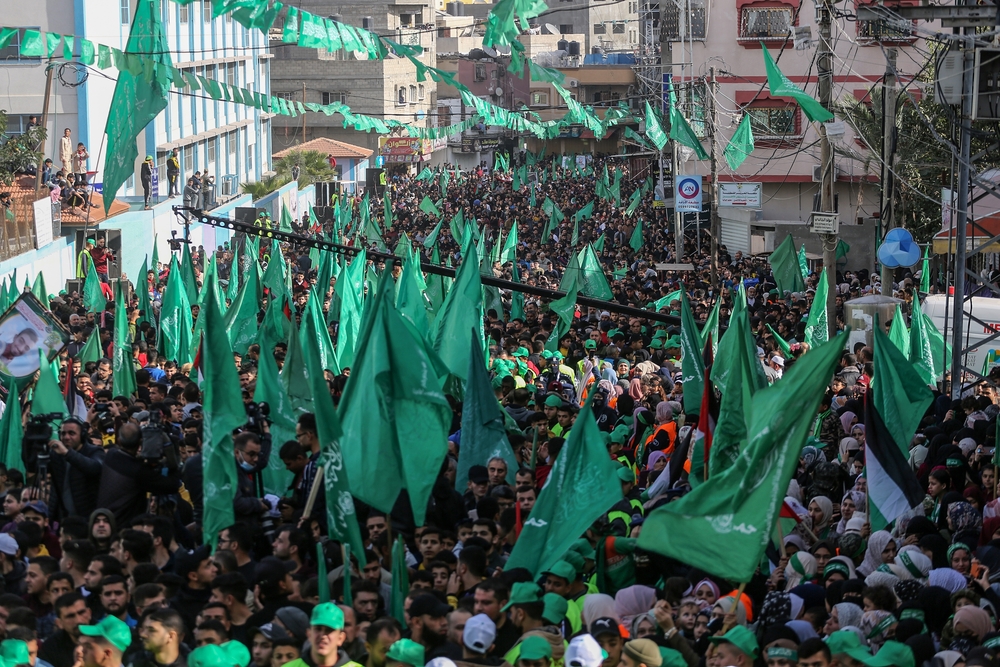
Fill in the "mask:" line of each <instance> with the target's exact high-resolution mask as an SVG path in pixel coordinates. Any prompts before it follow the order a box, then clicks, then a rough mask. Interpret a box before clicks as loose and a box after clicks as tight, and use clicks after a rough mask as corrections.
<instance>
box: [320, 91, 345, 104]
mask: <svg viewBox="0 0 1000 667" xmlns="http://www.w3.org/2000/svg"><path fill="white" fill-rule="evenodd" d="M323 104H324V105H326V104H347V93H323Z"/></svg>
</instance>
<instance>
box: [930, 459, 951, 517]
mask: <svg viewBox="0 0 1000 667" xmlns="http://www.w3.org/2000/svg"><path fill="white" fill-rule="evenodd" d="M950 488H951V476H950V475H949V474H948V470H947V469H946V468H944V467H940V468H934V469H933V470H931V472H930V475H929V476H928V480H927V495H929V496H930V497H931V499H932V500H933V501H934V507H933V508H932V509H931V513H930V515H929V518H930V520H931V521H933V522H934V523H936V524H938V526H940V525H941V522H942V521H943V519H944V517H942V516H941V501H942V500H943V499H944V494H946V493H947V492H948V491H949V489H950ZM946 516H947V515H946Z"/></svg>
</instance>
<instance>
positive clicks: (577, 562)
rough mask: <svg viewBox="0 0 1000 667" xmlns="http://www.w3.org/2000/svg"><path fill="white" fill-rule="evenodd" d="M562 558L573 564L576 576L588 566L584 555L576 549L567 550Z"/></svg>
mask: <svg viewBox="0 0 1000 667" xmlns="http://www.w3.org/2000/svg"><path fill="white" fill-rule="evenodd" d="M562 559H563V560H564V561H566V562H567V563H569V564H570V565H572V566H573V569H574V570H575V571H576V576H579V575H580V573H581V572H583V570H584V568H585V567H586V566H587V562H586V561H585V560H584V559H583V556H581V555H580V554H578V553H577V552H575V551H567V552H566V553H564V554H563V557H562ZM574 578H575V577H574Z"/></svg>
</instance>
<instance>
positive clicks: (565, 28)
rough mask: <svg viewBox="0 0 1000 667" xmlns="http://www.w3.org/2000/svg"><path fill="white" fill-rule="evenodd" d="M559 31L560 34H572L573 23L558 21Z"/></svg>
mask: <svg viewBox="0 0 1000 667" xmlns="http://www.w3.org/2000/svg"><path fill="white" fill-rule="evenodd" d="M559 32H560V34H563V35H572V34H573V24H572V23H560V24H559Z"/></svg>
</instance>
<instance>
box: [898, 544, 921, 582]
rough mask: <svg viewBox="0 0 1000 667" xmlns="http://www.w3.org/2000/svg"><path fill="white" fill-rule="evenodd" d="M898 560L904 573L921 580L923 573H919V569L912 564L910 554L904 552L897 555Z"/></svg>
mask: <svg viewBox="0 0 1000 667" xmlns="http://www.w3.org/2000/svg"><path fill="white" fill-rule="evenodd" d="M899 560H901V561H902V562H903V566H904V567H905V568H906V571H907V572H909V573H910V574H912V575H913V576H914V577H916V578H917V579H923V577H924V573H923V572H921V571H920V568H919V567H917V566H916V565H914V564H913V559H912V558H910V554H909V553H908V552H906V551H904V552H903V553H901V554H899Z"/></svg>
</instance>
